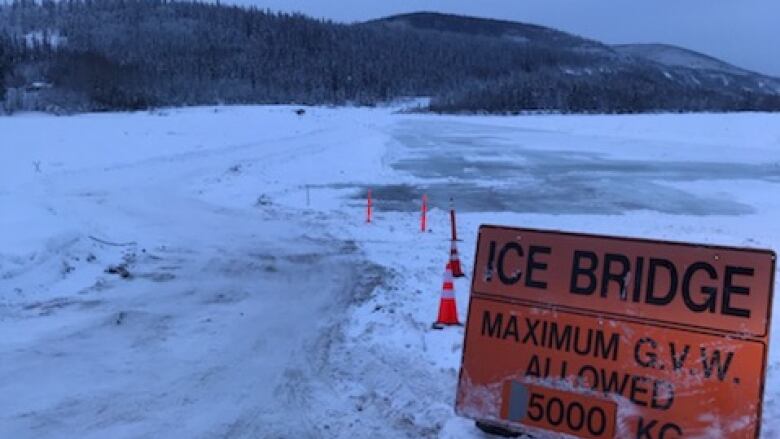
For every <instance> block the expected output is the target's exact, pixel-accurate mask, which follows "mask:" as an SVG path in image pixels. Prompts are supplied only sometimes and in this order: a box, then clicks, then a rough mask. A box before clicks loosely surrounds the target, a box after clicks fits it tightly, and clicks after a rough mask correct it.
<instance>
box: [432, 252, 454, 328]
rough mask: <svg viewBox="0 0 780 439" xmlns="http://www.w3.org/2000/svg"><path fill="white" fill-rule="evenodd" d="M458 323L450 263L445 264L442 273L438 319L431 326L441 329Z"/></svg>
mask: <svg viewBox="0 0 780 439" xmlns="http://www.w3.org/2000/svg"><path fill="white" fill-rule="evenodd" d="M460 324H461V323H460V322H459V321H458V307H457V305H456V303H455V285H454V284H453V281H452V268H451V263H447V269H446V270H445V271H444V281H443V282H442V287H441V300H440V301H439V317H438V318H437V319H436V322H435V323H434V324H433V329H443V328H444V326H445V325H447V326H449V325H460Z"/></svg>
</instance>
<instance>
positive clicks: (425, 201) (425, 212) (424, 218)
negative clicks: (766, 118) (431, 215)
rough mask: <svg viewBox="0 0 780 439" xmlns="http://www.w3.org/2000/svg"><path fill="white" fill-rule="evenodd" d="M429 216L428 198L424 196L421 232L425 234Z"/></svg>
mask: <svg viewBox="0 0 780 439" xmlns="http://www.w3.org/2000/svg"><path fill="white" fill-rule="evenodd" d="M427 216H428V196H427V195H423V196H422V216H420V231H421V232H425V228H426V227H425V226H426V221H427V218H426V217H427Z"/></svg>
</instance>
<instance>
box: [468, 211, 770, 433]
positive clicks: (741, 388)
mask: <svg viewBox="0 0 780 439" xmlns="http://www.w3.org/2000/svg"><path fill="white" fill-rule="evenodd" d="M775 259H776V258H775V254H774V253H773V252H771V251H766V250H753V249H740V248H727V247H715V246H703V245H690V244H682V243H674V242H659V241H649V240H639V239H628V238H614V237H603V236H592V235H582V234H570V233H561V232H550V231H541V230H528V229H516V228H505V227H495V226H483V227H481V228H480V234H479V242H478V244H477V255H476V259H475V268H474V277H473V280H472V291H471V294H472V296H471V302H470V305H469V313H468V321H467V325H466V336H465V343H464V351H463V364H462V367H461V373H460V381H459V385H458V396H457V402H456V411H457V412H458V414H460V415H462V416H466V417H470V418H473V419H477V420H480V421H487V422H492V423H498V424H502V425H505V426H507V427H509V428H512V429H518V430H525V431H534V430H544V431H555V432H561V433H566V434H569V435H573V436H577V437H583V438H638V439H656V438H658V439H674V438H695V437H701V438H707V437H727V438H755V437H758V434H759V432H760V419H761V400H762V395H763V385H764V376H765V366H766V356H767V348H768V346H767V344H768V333H769V331H768V330H769V322H770V311H771V298H772V288H773V285H774V279H773V278H774V273H775Z"/></svg>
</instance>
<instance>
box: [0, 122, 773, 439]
mask: <svg viewBox="0 0 780 439" xmlns="http://www.w3.org/2000/svg"><path fill="white" fill-rule="evenodd" d="M368 188H371V189H372V190H373V193H374V197H375V200H374V201H375V208H376V217H375V221H374V222H373V223H372V224H366V223H365V219H364V215H365V207H364V203H365V201H364V196H365V193H366V190H367V189H368ZM423 193H426V194H428V196H429V198H430V203H431V205H432V206H433V210H432V211H431V213H430V218H429V222H430V224H429V225H430V231H429V232H428V233H420V232H419V213H418V209H419V199H420V197H421V196H422V194H423ZM778 195H780V115H766V114H735V115H717V114H713V115H648V116H524V117H512V118H505V117H456V116H430V115H412V114H396V113H394V112H393V111H392V109H350V108H343V109H328V108H308V109H307V112H306V114H305V115H303V116H298V115H296V114H295V113H294V112H293V108H291V107H219V108H192V109H170V110H164V111H156V112H150V113H134V114H100V115H97V114H91V115H79V116H73V117H54V116H48V115H39V114H22V115H17V116H13V117H4V118H0V335H2V337H0V437H2V438H6V437H8V438H28V437H29V438H47V437H58V438H59V437H78V438H105V437H111V438H121V437H192V438H199V437H203V438H206V437H284V438H286V437H357V438H363V437H388V438H395V437H414V438H417V437H445V438H462V437H483V435H482V433H480V432H479V431H478V430H476V429H475V428H474V427H473V423H472V422H471V421H468V420H465V419H460V418H457V417H455V416H454V414H453V410H452V406H453V401H454V397H455V386H456V378H457V373H458V367H459V362H460V355H461V343H462V337H463V334H462V329H460V328H447V329H446V330H444V331H433V330H431V329H430V324H431V322H432V320H433V319H434V317H435V315H436V307H437V304H438V300H439V293H440V288H441V273H442V269H443V267H444V263H445V261H446V258H447V257H448V251H449V241H448V237H449V235H448V234H449V223H448V216H447V212H446V207H447V204H448V199H449V198H450V197H454V198H455V202H456V204H457V206H458V208H459V217H458V220H459V232H460V237H461V238H462V239H463V242H462V243H461V244H460V252H461V256H462V259H463V262H464V264H465V266H466V267H467V268H470V266H471V265H470V264H471V260H472V258H473V253H474V244H475V238H476V236H475V233H476V230H477V227H478V225H479V224H481V223H492V224H507V225H517V226H528V227H540V228H550V229H564V230H571V231H584V232H592V233H608V234H618V235H629V236H637V237H652V238H662V239H674V240H685V241H695V242H705V243H718V244H727V245H740V246H751V247H763V248H773V249H776V250H777V249H780V228H779V227H778V224H780V196H778ZM109 271H111V272H109ZM468 282H469V281H468V280H467V279H460V280H457V282H456V289H457V297H458V300H459V302H458V305H459V311H460V314H461V318H465V311H466V307H467V303H468V287H469V285H468ZM774 303H775V304H776V305H775V306H780V305H778V303H780V301H775V302H774ZM779 331H780V323H777V324H775V325H774V327H773V331H772V332H773V334H772V337H773V338H774V339H775V340H777V339H778V337H780V333H778V332H779ZM777 346H778V345H777V343H776V342H775V343H774V344H772V345H771V348H770V358H769V362H770V366H769V372H768V381H767V388H766V395H765V405H764V425H763V436H764V437H767V438H772V437H779V436H780V420H779V419H780V351H779V350H778V347H777Z"/></svg>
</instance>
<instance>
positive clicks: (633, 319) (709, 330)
mask: <svg viewBox="0 0 780 439" xmlns="http://www.w3.org/2000/svg"><path fill="white" fill-rule="evenodd" d="M490 229H498V230H502V231H506V232H507V233H508V232H512V233H519V234H523V233H531V234H538V235H555V236H558V237H566V238H581V239H585V240H593V241H592V242H594V243H595V242H597V240H605V241H611V242H619V243H621V244H626V243H628V244H638V245H639V246H643V245H644V246H648V245H651V246H663V247H667V248H683V249H686V250H697V251H710V252H729V253H734V252H736V253H739V252H746V253H749V254H751V255H754V256H756V255H758V256H756V257H759V256H760V257H761V258H766V257H768V258H770V260H771V262H770V264H769V269H768V273H764V274H766V275H768V285H767V287H766V288H767V289H766V295H767V296H766V298H765V299H766V304H765V305H766V306H765V314H763V315H761V316H759V317H758V318H763V319H764V326H763V331H761V332H760V333H755V332H756V331H753V332H754V333H750V332H749V331H745V332H741V331H734V330H722V329H721V330H719V329H718V328H717V327H712V326H710V327H708V326H698V325H695V324H690V322H687V323H686V322H682V323H681V322H679V321H664V320H662V319H657V318H647V317H644V316H641V315H630V314H618V313H614V312H605V311H601V310H598V309H593V308H590V309H588V308H579V307H575V306H567V305H565V304H561V303H543V302H539V301H534V300H529V299H528V298H518V297H506V295H505V294H504V295H502V294H491V293H487V292H484V291H477V290H478V289H477V284H478V276H479V275H480V274H478V273H481V274H483V275H484V274H485V271H484V270H480V269H479V267H478V264H480V263H482V262H481V261H480V259H479V257H480V249H483V246H482V241H483V239H484V238H485V233H483V232H484V231H486V230H490ZM519 254H520V255H521V256H523V257H526V256H528V255H522V253H519ZM492 257H493V256H492V255H491V256H490V257H489V258H492ZM716 260H717V256H716ZM491 261H492V259H491ZM490 263H492V262H490ZM490 263H489V264H490ZM545 268H546V267H545ZM490 269H491V267H490V265H488V272H491V271H490ZM594 269H595V268H594ZM641 269H642V268H641V266H640V268H639V271H640V275H641ZM776 272H777V254H776V253H775V252H774V251H772V250H768V249H755V248H747V247H735V246H723V245H714V244H698V243H687V242H681V241H672V240H661V239H647V238H635V237H621V236H614V235H597V234H589V233H581V232H563V231H557V230H545V229H535V228H524V227H507V226H498V225H489V224H483V225H481V226H480V227H479V233H478V238H477V245H476V248H475V257H474V267H473V272H472V283H471V296H470V299H471V300H470V301H469V306H468V319H478V318H479V316H476V315H474V313H473V310H474V306H475V305H474V303H475V301H474V299H479V300H485V301H491V302H503V303H505V304H508V305H516V306H522V307H528V308H529V309H534V308H539V309H544V310H548V311H552V312H554V313H562V314H567V315H580V316H581V317H584V318H589V319H596V318H598V319H606V320H609V321H612V322H618V323H619V322H625V323H628V324H635V325H645V326H649V327H652V328H656V329H665V330H671V331H686V332H689V333H698V334H701V335H706V336H713V337H718V338H722V339H724V340H725V339H733V340H737V341H742V342H749V341H750V342H760V343H761V344H762V346H763V353H762V358H761V371H760V376H759V378H758V379H759V385H758V400H757V406H756V416H755V424H754V425H755V437H756V438H757V437H759V435H760V432H761V417H762V414H763V401H764V390H765V385H766V368H767V360H768V354H769V334H770V330H771V318H772V304H773V299H774V297H773V296H774V294H773V293H774V287H775V277H776ZM565 274H566V273H565V272H563V273H560V275H561V276H564V275H565ZM489 276H490V275H489ZM764 279H765V278H764V277H763V276H762V277H761V278H760V280H761V281H760V282H759V281H756V282H758V283H759V284H762V283H763V280H764ZM483 283H484V282H483ZM623 288H624V289H625V284H624V286H623ZM672 288H674V287H672ZM762 289H763V287H762ZM565 293H566V292H565V291H561V292H560V293H559V294H561V295H563V294H565ZM751 299H752V298H751ZM761 299H763V296H761ZM623 300H625V298H623ZM754 300H759V299H754ZM755 318H756V317H750V319H755ZM468 323H469V322H468V321H467V326H466V329H465V331H464V342H463V350H462V353H461V367H460V372H459V375H458V393H457V396H456V402H455V407H456V412H457V413H458V414H459V415H465V416H467V417H471V418H473V419H476V420H477V421H482V422H488V423H491V424H495V423H496V422H497V420H496V419H477V418H475V417H474V416H473V415H469V414H468V413H464V412H463V410H462V407H461V403H462V401H461V399H462V387H463V380H464V371H465V369H466V358H467V355H468V352H469V330H470V328H471V327H472V325H469V324H468ZM691 373H693V372H691ZM528 384H530V385H535V384H538V383H534V382H531V383H528ZM550 390H556V389H554V388H553V387H551V388H550ZM572 394H574V395H581V393H575V392H572ZM501 404H503V402H502V403H501ZM498 423H499V424H500V425H505V427H507V428H508V429H510V430H516V431H529V430H530V431H533V428H525V427H524V426H523V425H519V424H518V423H510V422H508V421H507V422H502V421H501V420H498Z"/></svg>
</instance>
